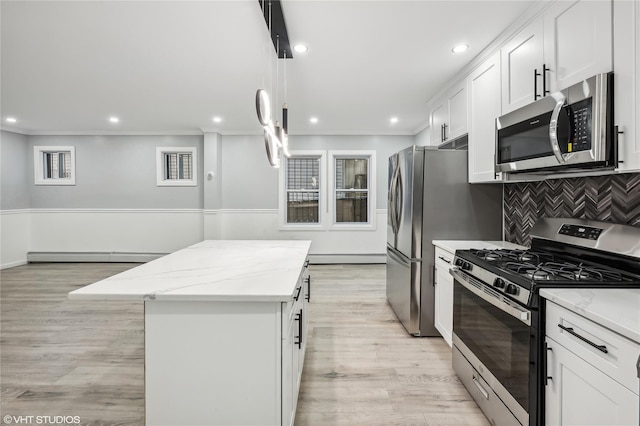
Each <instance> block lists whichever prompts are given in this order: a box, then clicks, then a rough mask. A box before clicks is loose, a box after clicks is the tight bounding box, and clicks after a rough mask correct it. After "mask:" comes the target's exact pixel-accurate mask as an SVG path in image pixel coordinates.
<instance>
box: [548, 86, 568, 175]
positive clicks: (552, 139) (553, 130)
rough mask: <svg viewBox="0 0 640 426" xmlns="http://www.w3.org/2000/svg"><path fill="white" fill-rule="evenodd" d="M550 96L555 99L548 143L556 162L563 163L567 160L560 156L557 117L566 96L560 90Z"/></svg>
mask: <svg viewBox="0 0 640 426" xmlns="http://www.w3.org/2000/svg"><path fill="white" fill-rule="evenodd" d="M551 97H553V99H555V101H556V106H555V107H554V108H553V112H552V113H551V120H550V122H549V143H550V144H551V150H552V151H553V155H555V156H556V160H558V163H560V164H564V163H566V162H567V160H565V159H564V157H563V156H562V151H560V144H559V143H558V119H559V118H560V111H562V107H563V106H564V103H565V101H566V100H567V98H566V97H565V96H564V94H562V92H555V93H552V94H551Z"/></svg>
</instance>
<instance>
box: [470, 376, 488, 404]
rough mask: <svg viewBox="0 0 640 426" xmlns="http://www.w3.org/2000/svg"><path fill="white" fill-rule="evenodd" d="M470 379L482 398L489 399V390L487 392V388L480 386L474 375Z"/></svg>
mask: <svg viewBox="0 0 640 426" xmlns="http://www.w3.org/2000/svg"><path fill="white" fill-rule="evenodd" d="M472 380H473V384H474V385H476V387H477V388H478V390H479V391H480V393H481V394H482V396H484V399H489V392H487V390H486V389H485V388H484V387H483V386H482V384H481V383H480V382H479V381H478V379H477V378H476V376H473V378H472Z"/></svg>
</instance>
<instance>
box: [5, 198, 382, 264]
mask: <svg viewBox="0 0 640 426" xmlns="http://www.w3.org/2000/svg"><path fill="white" fill-rule="evenodd" d="M0 213H1V214H0V220H1V223H0V224H1V226H2V228H1V232H2V234H1V240H2V246H1V249H2V252H1V253H0V255H1V256H0V259H1V261H2V263H1V267H2V268H9V267H12V266H17V265H21V264H24V263H26V262H27V253H31V254H30V260H33V261H65V260H66V261H146V260H150V259H153V258H154V257H156V255H161V254H166V253H171V252H173V251H176V250H179V249H182V248H184V247H187V246H190V245H192V244H195V243H197V242H200V241H202V240H204V239H240V240H266V239H273V240H284V239H293V240H311V241H312V245H311V253H310V258H311V260H312V262H314V263H384V262H385V261H386V257H385V251H386V232H387V219H386V213H387V212H386V210H382V209H379V210H377V211H376V225H377V226H376V229H374V230H371V229H368V230H334V229H330V230H317V231H316V230H313V231H302V230H301V231H297V230H281V229H279V227H278V210H276V209H273V210H265V209H262V210H258V209H255V210H232V209H222V210H201V209H175V210H172V209H27V210H5V211H2V212H0Z"/></svg>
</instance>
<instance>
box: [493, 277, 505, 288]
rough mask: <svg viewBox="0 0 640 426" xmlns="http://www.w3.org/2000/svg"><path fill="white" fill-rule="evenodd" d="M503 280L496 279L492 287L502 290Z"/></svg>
mask: <svg viewBox="0 0 640 426" xmlns="http://www.w3.org/2000/svg"><path fill="white" fill-rule="evenodd" d="M504 285H505V283H504V280H503V279H502V278H496V280H495V281H494V282H493V286H494V287H497V288H504Z"/></svg>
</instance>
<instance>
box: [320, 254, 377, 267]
mask: <svg viewBox="0 0 640 426" xmlns="http://www.w3.org/2000/svg"><path fill="white" fill-rule="evenodd" d="M309 263H311V264H312V265H323V264H340V263H387V255H386V254H310V255H309Z"/></svg>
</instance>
